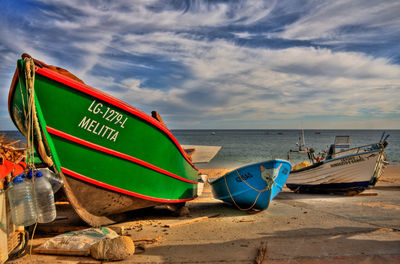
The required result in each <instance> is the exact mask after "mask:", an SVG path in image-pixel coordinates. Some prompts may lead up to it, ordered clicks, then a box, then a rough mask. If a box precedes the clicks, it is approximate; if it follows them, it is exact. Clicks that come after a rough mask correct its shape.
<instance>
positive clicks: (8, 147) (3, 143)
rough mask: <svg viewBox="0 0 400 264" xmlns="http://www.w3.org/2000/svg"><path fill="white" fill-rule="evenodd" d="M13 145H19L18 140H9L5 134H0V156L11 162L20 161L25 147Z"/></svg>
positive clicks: (23, 156)
mask: <svg viewBox="0 0 400 264" xmlns="http://www.w3.org/2000/svg"><path fill="white" fill-rule="evenodd" d="M15 145H20V140H16V141H9V140H8V139H7V137H6V135H5V134H0V156H2V157H4V158H5V159H6V160H8V161H10V162H12V163H18V162H20V161H21V160H23V159H24V158H25V154H26V152H25V151H26V149H25V148H23V147H16V146H15Z"/></svg>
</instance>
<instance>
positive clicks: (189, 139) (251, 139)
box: [0, 129, 400, 169]
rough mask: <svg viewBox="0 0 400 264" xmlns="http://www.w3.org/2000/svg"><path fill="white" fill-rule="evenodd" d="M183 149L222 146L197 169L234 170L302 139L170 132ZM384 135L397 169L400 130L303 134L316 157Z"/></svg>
mask: <svg viewBox="0 0 400 264" xmlns="http://www.w3.org/2000/svg"><path fill="white" fill-rule="evenodd" d="M171 132H172V134H173V135H174V136H175V137H176V139H177V140H178V142H179V143H180V144H182V145H207V146H221V147H222V148H221V150H220V151H219V152H218V154H217V155H216V156H215V157H214V158H213V159H212V160H211V161H210V162H209V163H200V164H196V166H197V167H198V168H200V169H204V168H229V169H232V168H237V167H241V166H244V165H247V164H251V163H256V162H261V161H265V160H270V159H284V160H287V159H288V155H287V154H288V151H289V150H290V149H292V150H296V149H298V147H297V146H296V143H297V142H299V137H300V136H301V135H302V131H301V130H279V129H255V130H253V129H251V130H250V129H223V130H222V129H200V130H181V129H179V130H171ZM383 133H385V136H387V135H389V137H388V139H387V141H388V143H389V145H388V146H387V147H386V149H385V152H386V154H387V161H389V164H390V165H400V130H312V129H308V130H304V140H305V144H306V146H307V147H312V148H313V149H314V150H315V152H316V153H319V152H323V151H325V150H326V149H327V148H328V147H329V146H330V145H331V144H333V142H334V140H335V136H350V147H357V146H363V145H368V144H373V143H377V142H379V140H380V139H381V137H382V135H383ZM0 134H5V135H6V137H7V138H8V139H9V140H18V139H19V140H21V142H20V143H19V146H21V145H23V144H24V143H25V142H26V141H25V138H24V137H23V136H22V134H21V133H19V132H18V131H0ZM304 160H307V157H306V155H304V154H293V153H292V154H291V155H290V162H291V163H292V164H296V163H298V162H301V161H304Z"/></svg>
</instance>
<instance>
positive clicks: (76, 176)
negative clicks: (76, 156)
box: [61, 167, 194, 203]
mask: <svg viewBox="0 0 400 264" xmlns="http://www.w3.org/2000/svg"><path fill="white" fill-rule="evenodd" d="M61 171H62V172H63V173H64V174H66V175H69V176H71V177H74V178H77V179H79V180H83V181H85V182H88V183H90V184H93V185H97V186H100V187H102V188H105V189H109V190H111V191H115V192H118V193H123V194H126V195H129V196H134V197H137V198H140V199H145V200H149V201H153V202H160V203H183V202H187V201H190V200H193V199H194V197H192V198H187V199H162V198H156V197H151V196H147V195H143V194H140V193H135V192H131V191H128V190H125V189H121V188H118V187H115V186H112V185H109V184H107V183H104V182H101V181H97V180H94V179H92V178H89V177H86V176H84V175H82V174H79V173H77V172H74V171H72V170H69V169H67V168H64V167H61Z"/></svg>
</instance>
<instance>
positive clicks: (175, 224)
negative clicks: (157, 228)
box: [164, 214, 220, 228]
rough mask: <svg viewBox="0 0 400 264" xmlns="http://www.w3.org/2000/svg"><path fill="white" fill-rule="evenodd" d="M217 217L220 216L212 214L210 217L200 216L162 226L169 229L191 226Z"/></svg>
mask: <svg viewBox="0 0 400 264" xmlns="http://www.w3.org/2000/svg"><path fill="white" fill-rule="evenodd" d="M219 215H220V214H212V215H207V216H202V217H196V218H192V219H188V220H183V221H179V222H176V223H172V224H166V225H164V227H169V228H171V227H177V226H181V225H186V224H191V223H194V222H198V221H201V220H205V219H208V218H213V217H217V216H219Z"/></svg>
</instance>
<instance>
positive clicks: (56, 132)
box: [46, 126, 198, 184]
mask: <svg viewBox="0 0 400 264" xmlns="http://www.w3.org/2000/svg"><path fill="white" fill-rule="evenodd" d="M46 131H47V132H48V133H50V134H52V135H55V136H58V137H61V138H63V139H66V140H68V141H71V142H74V143H76V144H79V145H82V146H85V147H88V148H90V149H94V150H97V151H100V152H102V153H105V154H108V155H112V156H114V157H118V158H121V159H124V160H128V161H130V162H133V163H135V164H138V165H140V166H143V167H146V168H148V169H151V170H153V171H156V172H158V173H161V174H164V175H166V176H169V177H171V178H175V179H177V180H180V181H184V182H187V183H193V184H198V182H197V181H192V180H189V179H186V178H183V177H181V176H179V175H176V174H174V173H172V172H169V171H167V170H164V169H162V168H160V167H157V166H155V165H153V164H151V163H148V162H146V161H143V160H141V159H138V158H136V157H133V156H130V155H128V154H125V153H122V152H119V151H116V150H113V149H110V148H106V147H104V146H101V145H98V144H95V143H92V142H90V141H87V140H84V139H81V138H78V137H75V136H72V135H70V134H68V133H65V132H63V131H60V130H58V129H55V128H52V127H49V126H46Z"/></svg>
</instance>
